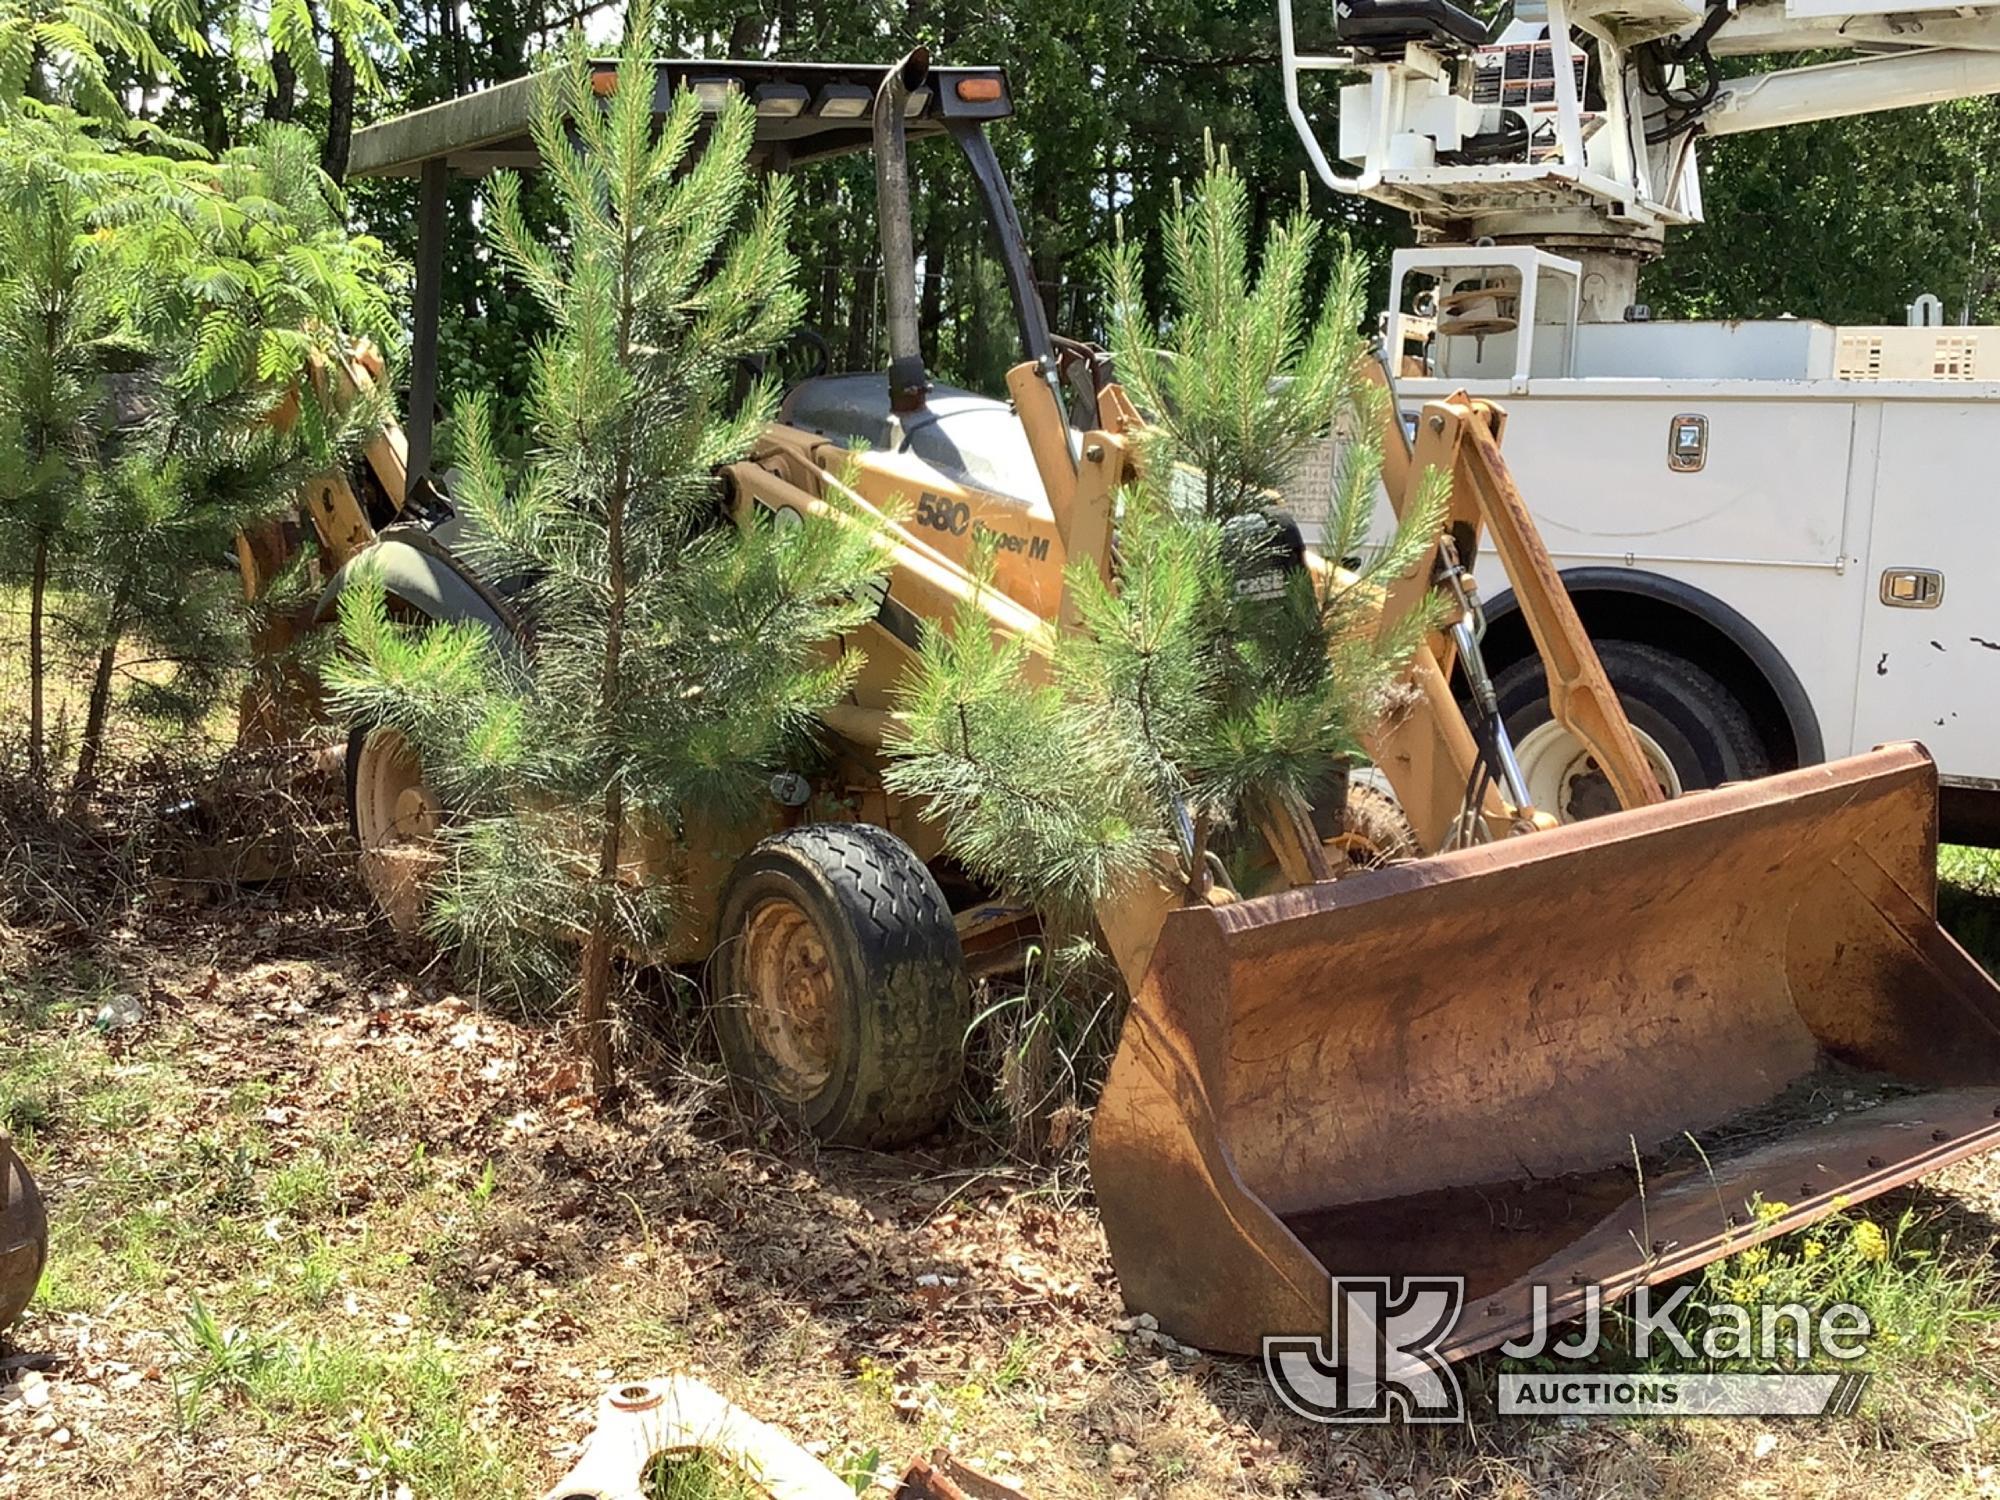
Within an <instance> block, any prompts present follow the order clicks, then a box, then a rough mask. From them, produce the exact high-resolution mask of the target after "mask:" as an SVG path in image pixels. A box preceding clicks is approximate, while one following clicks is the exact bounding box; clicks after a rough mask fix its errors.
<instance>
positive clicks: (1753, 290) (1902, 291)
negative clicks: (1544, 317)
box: [1641, 55, 2000, 323]
mask: <svg viewBox="0 0 2000 1500" xmlns="http://www.w3.org/2000/svg"><path fill="white" fill-rule="evenodd" d="M1810 60H1811V59H1809V58H1801V57H1798V56H1796V55H1793V56H1785V57H1781V58H1773V59H1757V60H1754V61H1752V62H1749V63H1747V64H1746V63H1744V62H1734V63H1732V64H1731V71H1739V72H1740V71H1759V70H1762V69H1764V68H1769V67H1775V66H1787V67H1789V66H1794V65H1796V64H1798V63H1800V62H1803V61H1810ZM1700 150H1701V160H1702V189H1701V194H1702V208H1703V214H1704V217H1705V220H1706V222H1704V223H1702V224H1700V225H1697V226H1694V227H1692V228H1689V229H1685V230H1677V231H1675V232H1674V235H1673V237H1672V242H1671V243H1670V245H1669V247H1668V253H1667V256H1666V258H1665V259H1663V260H1661V261H1659V262H1657V263H1656V264H1655V265H1653V266H1652V267H1650V268H1649V269H1648V271H1647V273H1646V276H1645V278H1644V281H1643V283H1642V287H1641V292H1642V296H1643V298H1644V299H1645V300H1646V301H1648V302H1649V303H1650V304H1651V305H1652V307H1653V310H1654V312H1655V314H1656V315H1658V316H1666V317H1685V318H1774V317H1781V316H1785V315H1791V316H1794V317H1801V318H1824V319H1826V320H1827V321H1829V322H1835V323H1842V322H1845V323H1901V322H1902V321H1903V318H1904V308H1905V306H1906V304H1908V303H1909V301H1910V300H1911V299H1912V298H1913V297H1915V296H1916V295H1917V294H1918V293H1919V292H1934V293H1936V294H1937V295H1938V296H1940V297H1942V298H1943V299H1944V304H1945V307H1946V309H1947V317H1948V319H1949V320H1950V321H1956V320H1957V319H1958V317H1959V315H1960V313H1961V311H1969V312H1970V314H1971V316H1972V318H1973V320H1974V321H1975V322H1978V321H1991V320H1992V319H1993V318H1994V317H1995V316H2000V302H1996V300H1995V295H1994V294H1995V290H1996V281H1995V276H1996V272H2000V257H1996V254H1995V250H1996V239H2000V184H1996V186H1995V190H1994V191H1988V190H1987V189H1986V186H1985V179H1986V175H1987V172H1988V169H1989V166H1990V164H1991V163H1992V162H1993V160H1994V159H1995V153H1996V150H2000V103H1996V101H1995V100H1993V99H1991V98H1983V99H1961V100H1956V101H1953V102H1951V103H1947V104H1939V105H1934V106H1932V107H1930V108H1927V109H1900V110H1891V111H1887V112H1884V113H1880V114H1873V115H1865V116H1862V117H1859V118H1855V119H1848V120H1826V121H1821V122H1819V123H1816V124H1808V125H1795V126H1790V127H1787V128H1786V129H1783V130H1772V131H1762V132H1757V133H1753V134H1748V135H1741V136H1727V137H1724V138H1722V139H1719V140H1713V141H1710V140H1704V141H1702V142H1701V145H1700Z"/></svg>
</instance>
